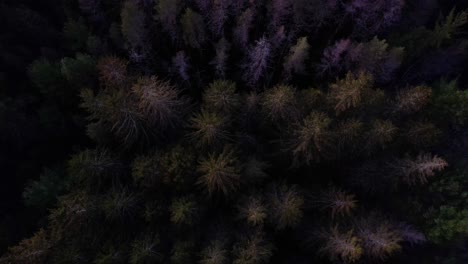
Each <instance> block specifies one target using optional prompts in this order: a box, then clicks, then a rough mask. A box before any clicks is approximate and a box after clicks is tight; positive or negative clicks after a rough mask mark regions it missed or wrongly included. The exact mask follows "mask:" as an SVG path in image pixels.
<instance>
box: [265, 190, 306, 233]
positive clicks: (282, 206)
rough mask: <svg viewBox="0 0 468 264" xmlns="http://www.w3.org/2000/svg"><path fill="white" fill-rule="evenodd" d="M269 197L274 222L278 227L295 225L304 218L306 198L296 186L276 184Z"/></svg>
mask: <svg viewBox="0 0 468 264" xmlns="http://www.w3.org/2000/svg"><path fill="white" fill-rule="evenodd" d="M268 199H269V208H270V209H269V211H270V212H271V213H272V215H271V219H272V223H273V225H274V227H275V228H276V229H278V230H281V229H285V228H289V227H295V226H296V225H298V224H299V222H300V221H301V220H302V216H303V205H304V198H303V197H302V195H301V194H300V193H299V192H298V191H297V189H296V187H295V186H287V185H285V184H274V185H273V186H271V188H270V191H269V193H268Z"/></svg>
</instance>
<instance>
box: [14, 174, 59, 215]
mask: <svg viewBox="0 0 468 264" xmlns="http://www.w3.org/2000/svg"><path fill="white" fill-rule="evenodd" d="M63 174H64V173H63V172H62V171H60V170H59V169H55V170H51V169H48V168H45V169H44V171H43V173H42V174H41V175H40V178H39V180H36V181H33V182H30V183H29V184H28V186H26V188H25V189H24V191H23V199H24V202H25V204H26V205H28V206H32V207H35V208H37V209H40V210H45V209H46V208H48V207H50V206H51V205H53V204H54V203H55V202H56V201H57V197H58V196H59V195H61V194H62V193H63V192H64V191H65V190H67V187H68V186H67V185H68V184H67V179H65V178H64V177H65V176H64V175H63Z"/></svg>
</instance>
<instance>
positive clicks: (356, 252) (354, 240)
mask: <svg viewBox="0 0 468 264" xmlns="http://www.w3.org/2000/svg"><path fill="white" fill-rule="evenodd" d="M320 238H322V239H323V240H324V244H323V246H321V247H320V251H321V252H323V253H324V254H326V255H328V256H329V258H330V259H331V260H332V261H343V262H345V263H353V262H356V261H358V260H360V259H361V257H362V255H363V248H362V246H361V240H360V239H359V238H358V237H357V236H356V235H355V234H354V232H353V230H350V231H345V232H342V231H340V230H339V228H338V227H333V228H331V230H330V231H326V232H322V233H321V234H320Z"/></svg>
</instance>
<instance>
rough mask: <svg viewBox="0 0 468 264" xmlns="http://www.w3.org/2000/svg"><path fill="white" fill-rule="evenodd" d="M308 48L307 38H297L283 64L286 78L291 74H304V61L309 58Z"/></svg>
mask: <svg viewBox="0 0 468 264" xmlns="http://www.w3.org/2000/svg"><path fill="white" fill-rule="evenodd" d="M309 48H310V46H309V43H308V42H307V37H302V38H299V39H298V40H297V43H296V45H294V46H292V47H291V48H290V50H289V55H288V56H287V57H286V59H285V61H284V63H283V68H284V71H285V73H286V76H290V75H291V74H292V73H298V74H302V73H304V71H305V61H306V60H307V57H308V56H309Z"/></svg>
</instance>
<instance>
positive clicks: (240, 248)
mask: <svg viewBox="0 0 468 264" xmlns="http://www.w3.org/2000/svg"><path fill="white" fill-rule="evenodd" d="M233 255H234V261H233V262H232V263H233V264H259V263H268V262H269V261H270V259H271V257H272V256H273V245H272V244H270V243H269V242H268V241H266V240H265V239H264V238H263V235H262V234H261V233H256V234H253V235H251V236H249V237H247V238H243V239H242V240H241V241H240V242H238V243H236V244H235V245H234V246H233Z"/></svg>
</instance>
